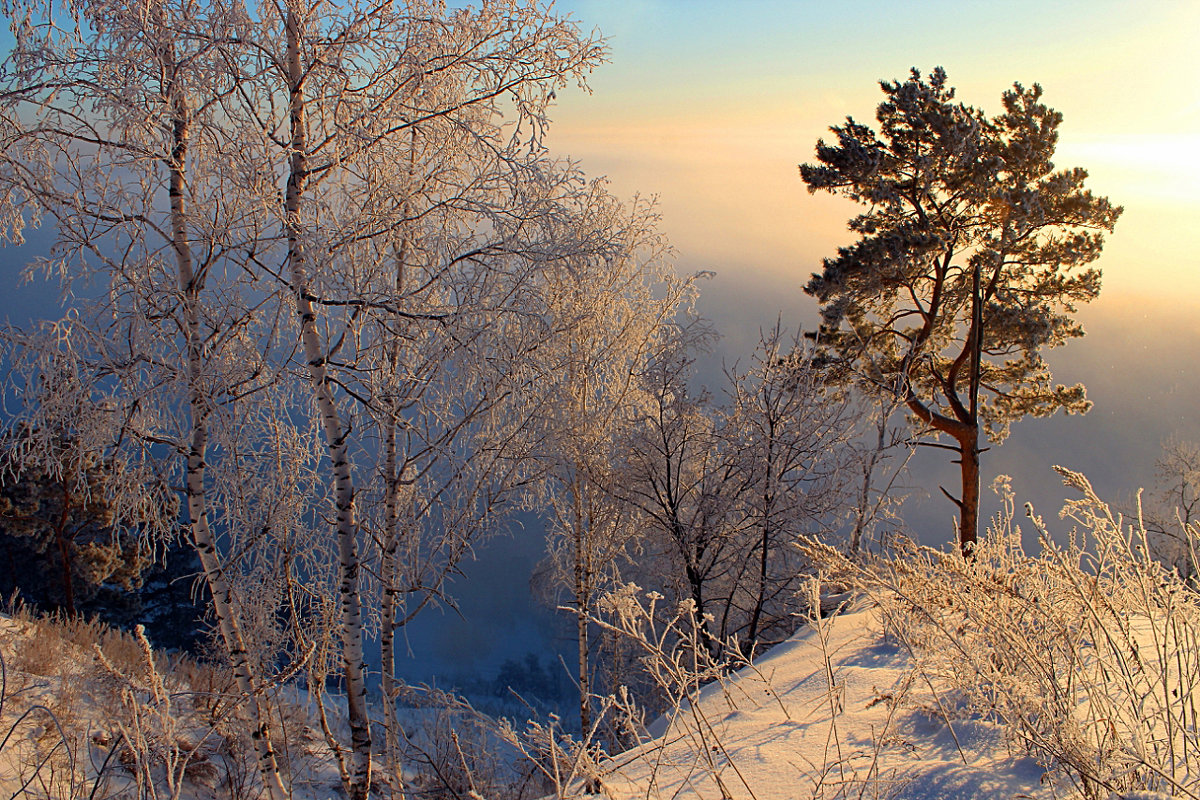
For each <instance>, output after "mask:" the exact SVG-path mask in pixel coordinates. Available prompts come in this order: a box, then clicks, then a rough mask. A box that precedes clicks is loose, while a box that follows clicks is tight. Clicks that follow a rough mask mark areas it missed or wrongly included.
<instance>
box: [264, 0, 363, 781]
mask: <svg viewBox="0 0 1200 800" xmlns="http://www.w3.org/2000/svg"><path fill="white" fill-rule="evenodd" d="M286 30H287V71H288V84H289V85H288V88H289V92H290V117H291V153H292V155H291V163H290V171H289V174H288V180H287V189H286V192H285V196H284V212H285V216H286V220H285V225H286V228H287V240H288V258H287V261H288V272H289V275H290V277H291V281H292V287H293V290H294V291H295V293H296V313H297V315H298V316H299V318H300V338H301V342H302V344H303V347H304V357H305V360H306V361H307V364H308V373H309V379H310V382H311V384H312V389H313V393H314V395H315V398H316V402H317V408H318V410H319V413H320V415H321V424H322V427H323V428H324V431H325V441H326V448H327V450H328V452H329V458H330V461H331V470H332V473H333V489H334V504H335V507H336V515H337V544H338V568H339V577H340V581H339V588H338V592H339V595H340V598H341V616H342V621H341V634H342V668H343V677H344V680H345V684H346V717H347V722H348V724H349V727H350V747H351V751H352V753H353V756H352V759H351V768H350V787H349V788H350V797H351V800H367V797H368V796H369V794H370V791H371V723H370V718H369V716H368V712H367V685H366V679H365V675H364V671H365V670H364V668H363V625H362V605H361V598H360V596H359V575H358V572H359V556H358V541H357V534H358V526H357V523H356V521H355V513H354V481H353V476H352V475H351V471H350V460H349V456H348V451H347V446H346V439H347V437H348V435H349V431H348V430H347V429H346V427H345V425H344V424H343V423H342V419H341V416H340V414H339V413H338V408H337V403H336V401H335V399H334V395H333V386H332V382H331V380H330V377H329V372H328V369H327V365H326V359H325V353H324V348H323V342H322V339H321V334H320V332H319V331H318V330H317V322H316V312H315V311H314V310H313V303H312V299H311V298H312V287H311V285H310V283H309V278H308V274H307V270H306V264H305V255H304V251H303V246H302V244H301V241H300V222H299V221H300V201H301V198H302V197H303V195H304V188H305V183H306V181H307V178H308V154H307V148H308V141H307V121H306V118H305V104H304V97H303V91H304V89H303V80H304V70H303V67H302V65H301V62H300V21H299V20H298V19H297V18H296V16H295V13H294V12H292V11H289V12H288V14H287V19H286Z"/></svg>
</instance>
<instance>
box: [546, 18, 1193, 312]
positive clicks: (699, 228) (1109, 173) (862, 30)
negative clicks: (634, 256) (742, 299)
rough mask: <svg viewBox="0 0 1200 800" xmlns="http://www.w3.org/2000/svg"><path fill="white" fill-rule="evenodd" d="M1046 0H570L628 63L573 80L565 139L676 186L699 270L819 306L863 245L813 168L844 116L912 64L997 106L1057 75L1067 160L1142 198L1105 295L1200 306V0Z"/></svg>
mask: <svg viewBox="0 0 1200 800" xmlns="http://www.w3.org/2000/svg"><path fill="white" fill-rule="evenodd" d="M1045 5H1049V6H1051V7H1049V8H1046V7H1044V4H1043V3H1040V2H1038V3H1034V2H1006V3H994V2H976V3H972V2H964V1H963V0H959V2H924V3H919V4H918V3H907V2H892V3H878V2H849V3H832V2H828V3H818V2H804V1H802V0H795V1H793V2H776V1H770V0H757V1H755V0H749V1H748V2H739V3H732V2H729V3H726V2H710V1H708V0H693V1H692V2H684V0H675V1H673V2H670V1H668V0H640V1H638V2H612V3H607V2H600V0H560V2H559V3H558V4H557V8H558V9H559V10H562V11H568V12H570V13H571V14H572V15H573V16H574V17H575V18H576V19H577V20H579V21H580V22H581V23H582V24H583V25H584V26H585V27H591V26H593V25H594V26H597V27H599V29H600V30H601V31H602V32H603V33H604V34H605V35H607V36H608V37H609V43H610V46H611V49H612V54H611V59H612V63H610V64H608V65H606V66H604V67H602V68H601V69H599V70H597V71H596V73H595V74H594V76H593V78H592V80H591V86H592V89H593V94H592V95H590V96H587V95H584V94H583V93H581V92H564V93H563V95H565V96H564V97H563V98H562V101H561V103H560V106H559V108H557V109H556V110H555V112H554V113H553V118H554V127H553V129H552V136H551V144H552V146H553V147H554V148H555V149H556V150H559V151H561V152H564V153H566V154H569V155H571V156H573V157H575V158H578V159H580V160H581V161H582V162H583V166H584V168H585V169H586V170H587V171H588V172H589V173H591V174H594V175H606V176H608V177H609V178H610V179H611V181H612V183H613V186H614V188H615V190H616V191H617V192H618V193H619V194H621V195H626V196H627V195H629V194H632V193H634V192H639V193H642V194H649V195H657V196H658V197H659V201H660V209H661V212H662V215H663V227H664V229H665V230H666V232H667V233H668V234H669V235H670V237H671V239H672V241H673V242H674V244H675V247H676V249H677V251H678V254H679V258H680V265H681V268H683V269H685V270H691V269H700V268H705V269H712V270H715V271H716V272H717V273H718V277H717V279H716V280H715V281H714V284H713V285H714V287H717V288H719V287H720V286H721V285H722V284H723V283H724V282H725V281H726V280H735V279H736V281H738V282H739V283H741V282H746V281H750V282H759V283H762V284H764V285H767V286H770V287H771V288H772V290H773V291H772V296H778V295H779V292H781V291H782V292H784V293H785V294H784V296H783V297H782V298H781V300H782V301H783V302H786V301H789V300H791V301H794V302H795V303H796V304H798V305H805V306H806V305H807V304H806V301H805V300H804V299H803V297H802V295H801V293H800V290H799V287H800V285H802V284H803V282H804V280H805V279H806V278H807V276H808V274H809V273H811V272H812V271H814V270H815V269H817V268H818V266H819V263H820V258H821V257H822V256H824V255H828V254H831V253H832V252H833V249H834V248H835V247H836V246H837V245H838V244H844V243H848V242H849V241H851V238H850V234H849V233H847V232H846V230H845V221H846V219H847V218H848V217H849V215H850V213H851V212H852V207H851V206H850V205H849V204H848V203H846V202H845V201H840V200H838V199H836V198H833V197H832V196H830V195H824V194H823V195H812V196H810V195H808V194H807V192H806V191H805V189H804V186H803V184H802V183H801V181H800V179H799V176H798V174H797V169H796V167H797V165H798V164H799V163H801V162H803V161H807V160H811V157H812V153H813V148H814V145H815V143H816V140H817V139H818V138H819V137H821V136H823V135H825V132H826V131H827V129H828V127H829V126H830V125H834V124H837V123H840V122H841V121H842V120H843V119H844V117H845V116H846V115H847V114H850V115H853V116H854V117H856V118H857V119H859V120H860V121H864V122H873V121H874V110H875V106H876V105H877V104H878V102H879V100H880V97H881V94H880V92H879V89H878V85H877V82H878V81H879V80H880V79H903V78H904V77H906V75H907V72H908V69H909V67H911V66H917V67H918V68H920V69H921V70H922V71H923V72H925V73H928V72H929V71H930V70H931V69H932V68H933V67H934V66H938V65H941V66H943V67H945V69H946V70H947V72H948V74H949V77H950V82H951V83H952V84H953V85H955V86H956V87H958V98H959V99H960V100H962V101H963V102H965V103H968V104H970V105H974V106H977V107H980V108H982V109H984V110H985V111H987V112H989V113H993V114H994V113H996V112H997V111H998V110H999V109H1000V95H1001V93H1002V92H1003V91H1004V90H1006V89H1007V88H1009V87H1010V86H1011V84H1012V83H1013V82H1014V81H1020V82H1022V83H1024V84H1026V85H1029V84H1032V83H1035V82H1037V83H1040V84H1041V85H1042V86H1043V88H1044V89H1045V95H1044V98H1043V99H1044V101H1045V102H1046V103H1048V104H1049V105H1050V106H1051V107H1053V108H1056V109H1058V110H1059V111H1061V112H1062V113H1063V115H1064V121H1063V124H1062V126H1061V128H1060V144H1059V149H1058V155H1057V158H1056V163H1057V164H1058V165H1059V166H1061V167H1072V166H1081V167H1084V168H1085V169H1087V170H1088V171H1089V173H1090V174H1091V180H1090V181H1089V185H1090V187H1091V188H1092V189H1093V191H1095V192H1097V193H1099V194H1104V195H1107V196H1108V197H1109V198H1110V199H1111V200H1113V202H1116V203H1119V204H1121V205H1123V206H1125V214H1124V216H1123V217H1122V219H1121V220H1120V222H1119V223H1118V225H1117V229H1116V232H1115V233H1114V234H1113V236H1112V237H1110V239H1109V242H1108V244H1107V246H1106V248H1105V254H1104V256H1103V257H1102V259H1101V261H1100V262H1099V265H1100V267H1101V269H1102V270H1103V271H1104V274H1105V291H1104V294H1103V295H1102V298H1101V300H1100V301H1097V304H1100V303H1103V304H1104V306H1105V307H1108V308H1113V309H1114V310H1115V305H1114V304H1121V305H1124V304H1125V303H1126V302H1129V301H1132V300H1133V299H1134V298H1135V297H1136V298H1139V301H1140V299H1141V298H1146V299H1149V300H1152V301H1155V302H1164V301H1169V302H1180V301H1181V300H1183V301H1185V302H1192V301H1194V302H1196V304H1197V305H1198V306H1200V247H1197V245H1198V244H1200V57H1197V55H1196V54H1197V53H1200V2H1196V1H1195V0H1191V1H1190V2H1161V1H1156V0H1148V2H1143V3H1136V4H1135V3H1130V2H1105V1H1104V0H1092V1H1090V2H1086V3H1084V2H1058V3H1049V4H1045ZM777 310H783V311H784V312H785V314H786V313H788V312H789V309H787V308H783V309H777ZM775 311H776V310H771V311H768V312H767V313H768V315H770V316H773V315H774V313H775Z"/></svg>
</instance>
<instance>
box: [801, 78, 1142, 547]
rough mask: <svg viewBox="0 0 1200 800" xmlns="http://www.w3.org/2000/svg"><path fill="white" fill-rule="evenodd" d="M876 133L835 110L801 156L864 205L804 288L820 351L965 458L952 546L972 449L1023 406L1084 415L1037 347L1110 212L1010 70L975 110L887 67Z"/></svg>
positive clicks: (1000, 432) (970, 477) (1060, 320)
mask: <svg viewBox="0 0 1200 800" xmlns="http://www.w3.org/2000/svg"><path fill="white" fill-rule="evenodd" d="M880 86H881V88H882V89H883V93H884V95H885V100H884V102H882V103H880V105H879V107H878V110H877V113H876V118H877V120H878V123H879V130H878V132H876V131H875V130H873V129H871V128H870V127H867V126H866V125H862V124H860V123H858V122H856V121H854V120H853V119H851V118H847V120H846V122H845V123H844V124H842V125H838V126H835V127H833V128H831V130H832V132H833V134H834V135H835V136H836V137H837V141H836V143H826V142H825V141H824V140H822V141H818V143H817V150H816V157H817V162H818V163H816V164H804V165H802V166H801V167H800V173H801V177H802V178H803V180H804V182H805V184H807V186H808V189H809V191H810V192H817V191H827V192H830V193H832V194H835V195H840V196H843V197H847V198H849V199H851V200H853V201H855V202H856V203H860V204H861V205H863V206H865V207H866V210H865V211H863V213H861V214H859V215H858V216H855V217H854V218H852V219H851V220H850V222H849V227H850V230H851V231H853V232H854V233H856V234H857V235H858V237H859V239H858V241H857V242H855V243H854V244H852V245H849V246H847V247H841V248H839V249H838V253H837V256H835V257H833V258H827V259H825V260H824V262H823V270H822V272H821V273H820V274H814V275H813V277H812V280H810V281H809V283H808V284H807V286H806V287H805V291H806V292H808V293H809V294H811V295H813V296H815V297H816V298H817V299H818V300H819V301H820V302H821V305H822V317H823V332H822V339H823V341H824V342H825V344H826V345H827V347H828V350H829V352H830V353H831V355H835V357H837V358H839V359H842V360H843V361H844V363H845V364H846V365H847V366H848V367H851V368H853V370H854V374H856V375H858V376H859V377H860V378H861V380H862V381H863V382H864V383H865V384H866V385H869V386H872V387H874V388H875V389H876V390H878V391H882V392H887V393H894V394H895V395H896V396H897V397H898V398H899V399H900V400H902V401H903V402H904V403H905V405H906V406H907V407H908V410H909V412H910V413H911V414H912V415H913V417H915V419H916V420H917V421H918V422H919V423H920V424H922V425H923V426H925V429H926V434H928V436H927V438H930V437H932V438H934V439H936V438H938V437H940V436H942V435H945V436H948V437H949V438H950V439H951V440H952V441H953V444H944V443H940V442H936V441H933V442H927V443H928V444H932V445H933V446H937V447H942V448H945V449H948V450H952V451H954V452H956V453H957V454H958V457H959V463H960V464H961V477H962V487H961V494H960V496H959V497H954V496H953V495H951V494H950V493H949V492H946V490H945V489H943V490H942V491H943V492H944V493H945V494H946V495H947V497H950V499H951V500H953V501H954V503H955V504H956V505H957V506H958V508H959V511H960V517H959V543H960V546H961V548H962V550H963V552H964V553H969V552H970V550H971V549H972V547H973V543H974V541H975V539H976V535H977V528H978V514H979V454H980V452H982V450H983V449H984V448H982V447H981V446H980V445H981V436H980V434H981V431H982V432H983V434H984V435H985V437H986V438H985V439H984V441H986V440H987V439H990V440H991V441H992V442H995V443H999V442H1002V441H1003V440H1004V438H1005V437H1006V436H1007V435H1008V432H1009V426H1010V424H1011V423H1012V422H1013V421H1014V420H1017V419H1020V418H1021V417H1024V416H1026V415H1033V416H1039V417H1044V416H1049V415H1050V414H1053V413H1054V412H1055V411H1057V410H1059V409H1063V410H1064V411H1066V412H1067V413H1081V412H1084V411H1087V409H1088V408H1089V406H1090V404H1089V403H1088V401H1087V399H1086V395H1085V392H1084V387H1083V386H1082V385H1076V386H1056V385H1054V384H1053V383H1052V379H1051V375H1050V370H1049V368H1048V366H1047V364H1046V362H1045V361H1044V359H1043V358H1042V351H1043V350H1044V349H1045V348H1050V347H1057V346H1059V345H1061V344H1064V343H1065V342H1066V341H1068V340H1070V339H1072V338H1077V337H1079V336H1082V335H1083V333H1084V331H1083V328H1082V327H1081V326H1080V325H1079V324H1078V323H1077V322H1076V321H1074V319H1072V316H1071V315H1072V314H1073V313H1074V312H1075V310H1076V306H1077V305H1078V304H1079V303H1086V302H1088V301H1090V300H1092V299H1094V298H1095V297H1096V296H1097V295H1098V293H1099V291H1100V271H1099V270H1098V269H1095V268H1094V267H1089V266H1087V265H1089V264H1090V263H1091V262H1093V261H1095V260H1096V259H1097V258H1098V257H1099V256H1100V251H1101V247H1102V245H1103V243H1104V237H1103V232H1105V231H1107V232H1111V231H1112V229H1113V225H1114V224H1115V222H1116V220H1117V217H1118V216H1120V214H1121V208H1120V207H1117V206H1113V205H1112V204H1111V203H1109V201H1108V200H1107V199H1106V198H1103V197H1097V196H1094V195H1093V194H1092V193H1091V192H1090V191H1088V190H1087V189H1085V188H1084V181H1085V179H1086V178H1087V173H1086V172H1085V171H1084V170H1082V169H1078V168H1075V169H1065V170H1063V169H1056V168H1055V165H1054V163H1053V162H1052V161H1051V159H1052V158H1053V156H1054V150H1055V146H1056V145H1057V143H1058V127H1059V124H1060V123H1061V122H1062V115H1061V114H1059V113H1058V112H1056V111H1054V110H1053V109H1051V108H1049V107H1047V106H1046V105H1045V104H1043V103H1042V102H1041V96H1042V89H1041V87H1040V86H1038V85H1037V84H1034V86H1033V87H1032V88H1029V89H1026V88H1025V87H1023V86H1021V84H1019V83H1018V84H1014V85H1013V88H1012V89H1011V90H1010V91H1007V92H1005V93H1004V95H1003V103H1004V113H1003V114H1000V115H999V116H996V117H991V118H989V117H988V116H986V115H985V114H984V113H983V112H982V111H980V110H979V109H977V108H974V107H971V106H967V105H964V104H962V103H957V102H955V101H954V89H953V88H952V87H950V86H948V85H947V83H946V73H945V71H943V70H942V69H941V68H940V67H939V68H937V69H935V70H934V71H933V73H932V74H931V75H930V76H929V78H928V80H925V79H922V77H921V73H920V72H919V71H918V70H916V69H915V68H914V69H913V70H912V73H911V75H910V77H909V78H908V80H906V81H904V82H903V83H901V82H899V81H895V82H888V81H883V82H881V84H880Z"/></svg>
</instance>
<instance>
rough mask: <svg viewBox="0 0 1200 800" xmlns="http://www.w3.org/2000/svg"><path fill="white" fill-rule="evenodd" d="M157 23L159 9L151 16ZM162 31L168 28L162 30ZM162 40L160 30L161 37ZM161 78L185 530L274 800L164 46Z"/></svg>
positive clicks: (184, 118)
mask: <svg viewBox="0 0 1200 800" xmlns="http://www.w3.org/2000/svg"><path fill="white" fill-rule="evenodd" d="M156 10H157V11H158V16H159V17H160V18H161V8H159V9H156ZM164 28H165V26H164ZM164 33H165V31H164ZM161 52H162V53H163V71H164V73H165V74H166V75H167V76H168V84H167V100H168V103H169V106H170V112H169V113H170V120H171V130H172V141H171V145H172V147H171V153H170V157H169V159H168V161H167V170H168V174H169V179H168V194H169V197H170V206H171V212H170V213H171V235H172V242H171V245H172V251H173V252H174V255H175V265H176V269H177V271H178V275H179V292H180V295H181V297H182V300H183V304H182V308H183V318H184V335H185V337H186V346H185V352H186V356H187V364H186V366H185V369H186V376H187V377H186V380H187V397H188V412H189V415H190V419H191V441H190V447H189V450H188V453H187V467H186V472H185V474H186V496H187V510H188V527H189V532H190V534H191V540H192V545H193V547H195V549H196V553H197V555H198V556H199V557H200V563H201V566H202V567H203V568H204V578H205V581H206V582H207V583H208V587H209V591H210V592H211V593H212V604H213V613H214V614H215V615H216V617H217V625H218V628H219V630H220V632H221V639H222V641H223V642H224V644H225V651H226V653H227V655H228V656H229V660H230V666H231V667H232V669H233V675H234V679H235V680H236V681H237V686H238V691H240V692H241V693H242V694H243V695H244V696H245V697H246V698H247V699H248V701H249V703H250V708H251V712H252V714H253V717H254V728H253V731H252V733H251V738H252V740H253V742H254V750H255V754H256V756H257V758H258V770H259V774H260V776H261V777H262V781H263V786H264V787H265V788H266V790H267V795H268V797H270V798H271V800H283V798H286V797H289V796H290V793H289V792H288V791H287V790H286V788H285V787H284V784H283V780H282V778H281V776H280V774H279V765H278V762H277V759H276V757H275V752H274V747H273V745H272V743H271V725H270V714H269V712H268V710H267V709H266V708H265V707H264V698H263V696H262V694H261V693H260V691H259V686H258V685H257V681H256V679H255V674H254V666H253V664H252V663H251V661H250V658H249V654H248V653H247V651H246V644H245V640H244V638H243V636H242V632H241V629H240V626H239V624H238V618H237V611H236V608H235V602H234V598H233V589H232V587H231V586H230V584H229V581H228V580H227V579H226V577H225V570H224V568H223V566H222V564H221V561H220V556H219V554H218V552H217V546H216V541H215V538H214V537H213V534H212V529H211V528H210V526H209V519H208V507H207V493H206V491H205V480H204V473H205V469H206V462H205V457H206V452H207V449H208V416H209V411H208V402H207V398H206V396H205V391H204V386H203V371H204V355H203V344H202V338H201V331H200V315H199V312H198V305H199V302H200V292H201V289H202V286H201V281H200V280H199V279H198V278H197V276H196V274H195V270H194V267H193V263H194V262H193V259H192V250H191V244H190V242H189V239H188V208H187V194H186V193H187V178H186V174H185V171H186V163H187V154H188V146H189V144H190V128H191V113H190V109H189V107H188V101H187V98H186V97H185V96H184V94H183V91H182V89H181V88H180V87H179V84H178V81H177V79H176V74H175V73H176V69H177V65H176V64H175V55H174V52H175V51H174V47H173V46H172V45H171V44H170V43H169V42H168V43H166V44H164V46H163V47H162V50H161Z"/></svg>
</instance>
